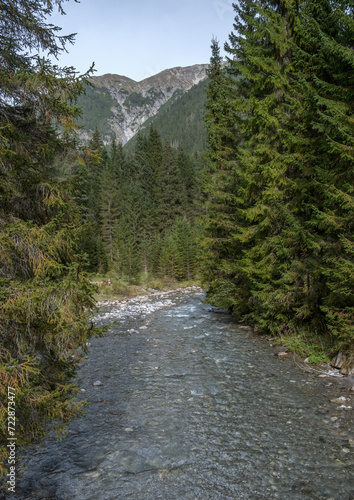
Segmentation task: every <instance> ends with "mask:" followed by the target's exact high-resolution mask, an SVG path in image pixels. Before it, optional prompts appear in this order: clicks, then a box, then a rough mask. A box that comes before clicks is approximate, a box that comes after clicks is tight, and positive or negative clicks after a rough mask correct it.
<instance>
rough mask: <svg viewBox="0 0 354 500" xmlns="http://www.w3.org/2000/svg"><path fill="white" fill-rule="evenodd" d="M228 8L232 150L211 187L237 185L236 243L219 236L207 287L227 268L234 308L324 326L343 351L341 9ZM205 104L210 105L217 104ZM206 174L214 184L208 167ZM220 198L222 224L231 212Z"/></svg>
mask: <svg viewBox="0 0 354 500" xmlns="http://www.w3.org/2000/svg"><path fill="white" fill-rule="evenodd" d="M235 10H236V17H235V25H234V27H235V33H232V34H231V36H230V43H229V44H227V45H226V49H227V51H228V52H229V54H230V58H229V70H228V72H229V74H231V75H232V76H233V81H229V92H231V95H232V100H231V101H230V103H231V104H232V110H233V113H234V122H235V124H236V125H237V129H236V131H235V133H234V138H235V143H236V144H237V148H234V151H235V152H236V151H237V156H236V158H235V160H236V161H235V163H234V166H233V168H232V170H231V171H230V172H229V173H228V174H227V175H226V187H225V186H222V189H221V192H222V194H223V195H225V194H227V195H228V194H229V192H230V188H229V186H230V185H229V186H228V185H227V182H232V181H233V182H235V180H236V181H237V182H236V183H235V185H234V188H233V194H234V195H235V197H234V199H233V202H232V203H231V206H233V207H234V208H233V211H234V213H236V214H237V217H236V220H235V221H234V223H233V224H232V226H233V227H230V235H231V237H232V239H233V240H234V245H235V246H234V247H233V246H232V244H231V242H230V240H229V241H227V239H224V240H221V241H220V247H219V249H218V250H217V251H216V255H215V264H214V268H213V269H212V270H211V271H208V272H209V281H210V282H211V290H212V291H213V289H215V287H216V288H217V287H218V286H222V284H223V277H222V273H227V272H228V271H230V269H231V270H232V272H233V273H234V276H232V274H229V282H231V284H232V287H234V288H235V290H234V291H233V290H231V293H232V294H234V295H235V297H236V300H235V301H234V308H235V309H236V311H239V312H240V313H241V314H245V313H247V312H249V313H250V314H249V318H252V319H253V321H254V322H255V323H256V324H257V325H260V326H261V328H262V329H264V330H268V331H271V332H273V333H278V334H279V333H280V334H289V333H290V334H292V335H294V334H295V335H297V334H298V333H305V334H308V335H310V334H312V335H313V334H317V335H318V334H321V335H324V334H328V333H331V334H332V335H335V336H336V337H337V339H338V341H339V342H338V344H337V345H338V346H340V347H342V348H346V347H349V346H350V345H352V342H353V330H352V328H353V326H352V325H353V323H352V320H353V301H352V291H350V290H352V289H353V286H352V285H353V280H354V275H353V267H352V262H353V253H352V252H353V244H352V228H351V222H350V221H351V220H352V219H353V198H352V197H353V156H352V152H351V151H352V143H353V132H354V130H353V120H352V115H353V107H352V106H353V79H352V71H351V68H352V67H353V61H354V59H353V56H354V53H353V49H352V45H351V42H350V40H351V39H352V36H353V26H352V21H351V17H350V16H351V8H349V7H348V5H347V4H346V5H343V3H342V2H338V1H333V2H332V1H327V0H315V1H311V2H307V1H303V2H301V5H300V3H299V2H297V1H295V0H294V1H285V0H277V1H262V2H259V3H254V2H250V1H246V0H245V1H241V2H239V5H235ZM229 95H230V94H229ZM209 100H210V103H209V106H211V105H212V103H213V104H214V105H215V106H216V105H217V103H218V101H219V100H220V99H219V98H218V97H217V96H215V97H212V95H211V94H209ZM237 131H238V132H237ZM224 150H225V148H224V147H223V145H219V146H217V147H216V151H217V152H218V153H220V152H223V151H224ZM212 152H213V147H212V144H211V145H210V148H209V155H211V153H212ZM212 179H213V180H215V184H216V185H217V182H218V176H217V174H216V173H215V174H213V175H212ZM210 186H211V195H212V196H214V195H215V191H216V188H213V187H212V185H211V184H210ZM230 201H231V200H230ZM230 201H229V202H228V203H227V207H224V208H222V213H221V214H220V220H224V219H223V218H225V217H226V214H227V217H229V214H230V208H229V207H230ZM206 206H207V205H206ZM206 234H207V237H208V235H210V228H207V233H206ZM205 241H207V240H204V242H205ZM213 241H214V240H213V239H212V240H211V242H210V247H211V248H212V249H213V246H212V245H213ZM223 252H227V255H228V256H229V257H228V259H227V260H226V261H224V262H223V261H222V260H221V255H222V253H223ZM230 261H233V262H231V265H230ZM242 277H243V278H244V279H243V280H242V279H241V282H242V281H243V286H240V278H242ZM232 287H231V288H232ZM245 289H246V290H247V293H246V294H245V297H244V299H247V300H243V301H241V302H240V301H239V300H238V299H237V297H239V295H240V290H245ZM216 296H217V294H216ZM219 301H220V300H219ZM246 303H248V307H249V311H247V307H246Z"/></svg>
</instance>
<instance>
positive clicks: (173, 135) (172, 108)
mask: <svg viewBox="0 0 354 500" xmlns="http://www.w3.org/2000/svg"><path fill="white" fill-rule="evenodd" d="M206 85H207V82H206V81H201V82H200V83H198V84H197V85H194V86H193V87H192V88H191V89H190V90H189V91H188V92H185V93H182V92H181V91H178V90H177V91H176V92H175V93H174V95H173V96H172V97H171V98H170V99H169V100H168V101H167V102H166V103H165V104H163V105H162V106H161V107H160V108H159V110H158V112H157V113H156V115H155V116H153V117H151V118H149V119H148V120H146V122H145V123H144V126H143V128H142V132H144V131H147V130H149V129H150V127H151V126H152V127H154V128H156V129H157V130H158V132H159V134H160V135H161V137H162V140H163V141H168V142H169V143H170V144H171V145H172V146H173V147H174V148H175V149H178V148H180V147H183V149H184V151H185V152H186V153H187V154H189V155H191V154H192V153H194V152H197V151H198V152H202V151H204V150H205V148H206V130H205V125H204V103H205V87H206ZM136 140H137V136H136V135H135V136H134V137H132V139H130V141H128V143H127V144H126V145H125V146H124V150H125V151H126V152H127V153H131V152H133V150H134V148H135V144H136Z"/></svg>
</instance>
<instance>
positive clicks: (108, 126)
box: [77, 64, 209, 145]
mask: <svg viewBox="0 0 354 500" xmlns="http://www.w3.org/2000/svg"><path fill="white" fill-rule="evenodd" d="M208 66H209V65H208V64H196V65H194V66H187V67H177V68H171V69H167V70H165V71H162V72H161V73H158V74H157V75H154V76H151V77H149V78H146V79H145V80H142V81H141V82H136V81H134V80H131V79H130V78H127V77H125V76H120V75H112V74H106V75H103V76H94V77H92V78H91V84H92V85H91V86H89V87H88V88H87V92H86V94H85V95H83V96H80V98H79V99H78V103H77V104H78V105H79V106H82V118H81V122H80V125H81V126H82V131H81V138H82V139H83V140H88V139H89V138H90V137H91V135H92V132H93V131H94V130H95V129H96V127H97V129H98V130H99V132H100V133H101V135H102V137H103V140H104V142H105V143H110V142H111V141H112V140H113V139H115V140H116V141H117V142H121V143H122V144H123V145H124V144H125V143H126V142H128V141H129V139H131V138H132V137H133V136H134V135H135V134H136V133H137V132H138V131H139V130H140V129H141V128H142V127H143V125H144V124H145V123H146V121H147V120H149V119H151V118H152V117H154V116H156V115H157V113H158V112H159V110H160V109H161V108H162V106H164V105H166V103H170V104H171V105H172V103H175V102H176V101H177V100H179V99H180V98H182V96H184V95H185V94H186V93H187V92H188V91H190V90H191V89H192V88H193V87H194V86H196V85H197V84H199V83H200V82H203V81H204V80H206V78H207V76H206V70H207V68H208ZM186 112H187V113H188V109H186ZM194 116H195V115H194ZM189 120H190V121H191V122H192V121H193V120H194V118H193V114H191V112H189ZM171 142H173V141H171Z"/></svg>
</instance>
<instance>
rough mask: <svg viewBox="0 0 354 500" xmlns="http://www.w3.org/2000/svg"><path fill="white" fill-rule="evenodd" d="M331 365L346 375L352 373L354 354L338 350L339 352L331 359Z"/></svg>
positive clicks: (353, 369)
mask: <svg viewBox="0 0 354 500" xmlns="http://www.w3.org/2000/svg"><path fill="white" fill-rule="evenodd" d="M331 365H332V366H334V368H338V369H340V372H341V373H342V374H343V375H346V376H352V375H354V356H353V355H350V354H347V353H345V352H342V351H339V353H338V354H337V355H336V356H335V358H334V359H333V360H332V362H331Z"/></svg>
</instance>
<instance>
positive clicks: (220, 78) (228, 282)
mask: <svg viewBox="0 0 354 500" xmlns="http://www.w3.org/2000/svg"><path fill="white" fill-rule="evenodd" d="M211 49H212V56H211V59H210V67H209V70H208V76H209V84H208V87H207V101H206V113H205V122H206V128H207V141H208V148H207V151H206V154H205V160H206V167H205V169H204V171H203V172H202V173H201V179H202V201H203V212H202V215H201V222H202V225H203V228H204V234H203V238H201V240H200V243H201V249H202V259H203V279H204V281H205V282H206V283H208V284H209V291H208V300H209V301H210V302H211V303H218V304H219V305H222V306H223V307H226V308H231V307H232V306H233V305H234V304H235V303H236V302H237V301H238V302H240V299H237V298H236V297H237V296H238V295H243V294H244V281H245V280H244V278H243V276H242V273H239V274H240V276H237V272H236V271H235V269H234V267H235V263H234V256H235V254H236V251H237V250H236V249H235V240H234V238H233V232H234V231H235V227H237V225H238V221H237V213H236V210H235V201H236V190H237V189H239V187H238V186H236V176H235V173H234V167H235V159H236V156H237V135H238V133H237V130H236V128H235V122H236V114H235V111H234V109H233V106H232V90H233V87H234V85H235V83H234V80H233V79H231V78H230V76H229V75H228V74H227V73H226V70H225V69H224V68H223V64H222V57H221V56H220V47H219V43H218V42H217V40H215V39H213V40H212V45H211ZM245 302H247V301H245ZM243 312H244V311H243Z"/></svg>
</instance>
